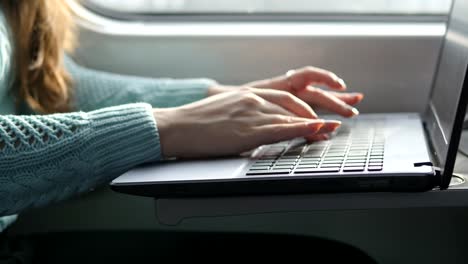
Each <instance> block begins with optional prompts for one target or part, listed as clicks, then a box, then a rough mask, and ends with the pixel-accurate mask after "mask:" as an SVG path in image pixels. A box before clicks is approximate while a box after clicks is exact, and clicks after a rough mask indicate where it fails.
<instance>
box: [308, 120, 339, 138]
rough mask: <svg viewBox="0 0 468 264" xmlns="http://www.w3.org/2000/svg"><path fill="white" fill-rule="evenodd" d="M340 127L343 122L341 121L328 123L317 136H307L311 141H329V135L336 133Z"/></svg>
mask: <svg viewBox="0 0 468 264" xmlns="http://www.w3.org/2000/svg"><path fill="white" fill-rule="evenodd" d="M340 125H341V122H339V121H327V122H325V123H324V125H323V126H322V127H321V128H320V129H319V131H317V133H316V134H314V135H310V136H307V137H306V139H307V140H310V141H317V140H328V139H329V138H330V136H329V134H330V133H333V132H335V131H336V130H337V129H338V127H340Z"/></svg>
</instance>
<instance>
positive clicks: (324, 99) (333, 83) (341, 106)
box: [209, 67, 364, 117]
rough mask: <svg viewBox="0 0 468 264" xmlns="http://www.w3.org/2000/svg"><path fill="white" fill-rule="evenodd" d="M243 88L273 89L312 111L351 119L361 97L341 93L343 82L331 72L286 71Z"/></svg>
mask: <svg viewBox="0 0 468 264" xmlns="http://www.w3.org/2000/svg"><path fill="white" fill-rule="evenodd" d="M314 85H322V86H326V87H328V88H330V89H332V90H335V91H326V90H322V89H320V88H318V87H314ZM244 87H255V88H262V89H274V90H279V91H284V92H288V93H291V94H293V95H295V96H296V97H297V98H299V99H301V100H302V101H304V102H305V103H307V104H309V105H310V106H312V108H314V109H324V110H328V111H330V112H333V113H336V114H339V115H342V116H344V117H352V116H355V115H357V114H359V111H358V110H357V109H356V108H354V107H353V106H354V105H356V104H358V103H359V102H360V101H361V100H362V99H363V97H364V95H363V94H362V93H343V91H345V90H346V84H345V82H344V81H343V80H342V79H341V78H339V77H338V76H337V75H336V74H334V73H333V72H330V71H327V70H324V69H320V68H316V67H304V68H301V69H297V70H291V71H288V73H287V74H285V75H282V76H277V77H273V78H270V79H265V80H259V81H254V82H250V83H247V84H245V85H244ZM230 89H232V87H223V86H217V87H213V88H212V89H211V90H210V92H209V93H210V94H216V93H219V92H223V91H229V90H230Z"/></svg>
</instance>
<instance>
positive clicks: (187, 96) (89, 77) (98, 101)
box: [65, 56, 216, 111]
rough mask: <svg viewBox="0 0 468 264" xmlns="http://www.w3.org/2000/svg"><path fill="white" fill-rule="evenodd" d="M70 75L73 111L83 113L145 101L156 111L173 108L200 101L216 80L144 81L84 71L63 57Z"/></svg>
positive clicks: (125, 76) (166, 79) (165, 79)
mask: <svg viewBox="0 0 468 264" xmlns="http://www.w3.org/2000/svg"><path fill="white" fill-rule="evenodd" d="M65 66H66V68H67V70H68V71H69V72H70V74H71V75H72V79H73V82H74V87H75V98H76V102H75V104H76V108H78V109H80V110H84V111H89V110H94V109H98V108H101V107H108V106H113V105H119V104H127V103H134V102H146V103H149V104H151V105H152V106H153V107H156V108H165V107H174V106H179V105H184V104H188V103H191V102H194V101H197V100H200V99H202V98H204V97H206V95H207V90H208V87H210V86H212V85H214V84H216V81H214V80H211V79H206V78H199V79H169V78H159V79H155V78H145V77H137V76H127V75H120V74H114V73H107V72H100V71H96V70H91V69H87V68H85V67H82V66H80V65H78V64H76V63H75V62H74V61H73V60H72V59H71V58H70V57H68V56H66V57H65Z"/></svg>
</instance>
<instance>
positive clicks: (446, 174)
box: [110, 0, 468, 198]
mask: <svg viewBox="0 0 468 264" xmlns="http://www.w3.org/2000/svg"><path fill="white" fill-rule="evenodd" d="M467 11H468V1H459V0H458V1H455V3H453V5H452V11H451V14H450V19H449V22H448V25H449V26H448V30H447V33H446V35H445V39H444V43H443V46H442V50H441V52H440V56H439V62H438V66H437V69H436V74H435V76H434V81H433V87H432V91H431V96H430V99H429V100H428V104H427V111H426V112H425V113H424V114H420V113H388V114H361V115H359V116H358V117H356V118H352V119H343V120H342V122H343V123H342V126H341V127H340V128H339V129H338V130H337V131H336V132H335V133H334V134H333V135H332V137H331V138H330V140H326V141H320V142H314V143H308V142H306V141H305V140H304V139H301V138H297V139H293V140H289V141H286V142H279V143H275V144H271V145H264V146H260V147H258V148H256V149H254V150H252V151H250V152H248V153H243V154H242V155H239V156H237V157H229V158H219V159H207V160H170V161H163V162H159V163H155V164H144V165H141V166H139V167H136V168H134V169H132V170H130V171H128V172H126V173H124V174H123V175H121V176H120V177H118V178H116V179H115V180H113V181H112V182H111V184H110V186H111V188H112V189H113V190H115V191H117V192H122V193H127V194H133V195H140V196H149V197H160V198H162V197H187V196H188V197H196V196H226V195H229V196H232V195H262V194H293V193H315V192H362V191H366V192H368V191H387V192H397V191H411V192H413V191H427V190H433V189H438V190H444V189H447V188H448V186H449V183H450V181H451V178H452V173H453V169H454V165H455V159H456V155H457V150H458V145H459V141H460V134H461V130H462V127H463V120H464V117H465V111H466V106H467V100H468V77H467V63H468V16H466V15H465V13H466V12H467ZM408 89H411V87H408ZM415 100H421V98H415ZM325 118H326V117H325ZM333 118H336V117H333Z"/></svg>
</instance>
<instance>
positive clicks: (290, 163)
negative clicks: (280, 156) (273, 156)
mask: <svg viewBox="0 0 468 264" xmlns="http://www.w3.org/2000/svg"><path fill="white" fill-rule="evenodd" d="M275 164H277V165H294V164H296V161H287V160H278V161H277V162H275Z"/></svg>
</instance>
